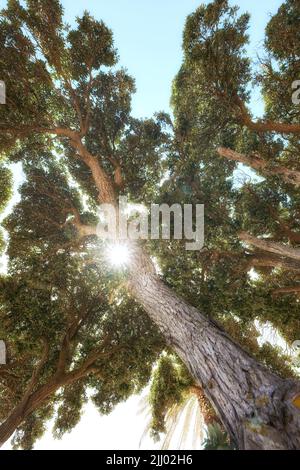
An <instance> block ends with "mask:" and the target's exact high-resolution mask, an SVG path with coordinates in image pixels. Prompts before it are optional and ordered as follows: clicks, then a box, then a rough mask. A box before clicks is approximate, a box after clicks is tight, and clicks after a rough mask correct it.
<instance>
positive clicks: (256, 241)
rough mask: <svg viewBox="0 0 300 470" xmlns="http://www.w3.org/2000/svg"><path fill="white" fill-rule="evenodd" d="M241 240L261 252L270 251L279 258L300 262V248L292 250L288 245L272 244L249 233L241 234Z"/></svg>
mask: <svg viewBox="0 0 300 470" xmlns="http://www.w3.org/2000/svg"><path fill="white" fill-rule="evenodd" d="M239 238H240V239H241V240H242V241H244V242H246V243H248V244H249V245H253V246H255V247H256V248H259V249H260V250H263V251H269V252H271V253H275V254H276V255H279V256H283V257H286V258H292V259H295V260H298V261H300V248H291V247H290V246H288V245H282V244H281V243H276V242H271V241H269V240H268V239H265V238H257V237H253V236H252V235H250V234H249V233H247V232H241V233H240V234H239Z"/></svg>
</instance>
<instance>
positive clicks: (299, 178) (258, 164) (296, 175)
mask: <svg viewBox="0 0 300 470" xmlns="http://www.w3.org/2000/svg"><path fill="white" fill-rule="evenodd" d="M217 151H218V153H219V155H221V156H222V157H225V158H227V159H229V160H234V161H237V162H240V163H243V164H244V165H247V166H250V167H251V168H253V169H255V170H259V171H260V172H261V173H263V174H265V175H279V176H281V177H282V178H283V179H284V181H286V182H287V183H291V184H294V185H295V186H299V185H300V172H299V171H296V170H289V169H288V168H285V167H283V166H277V167H275V168H270V167H269V164H268V162H267V161H266V160H264V159H263V158H261V157H260V156H258V155H250V156H248V155H244V154H242V153H238V152H235V151H234V150H231V149H229V148H225V147H219V148H218V150H217Z"/></svg>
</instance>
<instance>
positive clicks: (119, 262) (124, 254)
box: [106, 243, 130, 267]
mask: <svg viewBox="0 0 300 470" xmlns="http://www.w3.org/2000/svg"><path fill="white" fill-rule="evenodd" d="M106 253H107V259H108V261H109V263H110V264H111V265H112V266H115V267H121V266H125V265H126V264H128V261H129V258H130V255H129V249H128V247H127V246H126V245H125V244H121V243H114V244H111V245H109V246H108V248H107V250H106Z"/></svg>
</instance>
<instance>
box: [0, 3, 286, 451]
mask: <svg viewBox="0 0 300 470" xmlns="http://www.w3.org/2000/svg"><path fill="white" fill-rule="evenodd" d="M62 3H63V5H64V7H65V17H66V20H67V21H68V22H69V23H70V24H73V23H74V18H75V16H76V15H81V14H82V12H83V10H84V9H86V10H88V11H89V12H90V13H91V14H92V15H93V16H95V18H97V19H102V20H104V21H105V22H106V23H107V25H108V26H109V27H110V28H111V29H112V30H113V32H114V38H115V45H116V47H117V49H118V51H119V55H120V65H122V66H123V67H126V68H127V69H128V72H129V73H130V74H131V75H132V76H133V77H134V78H135V80H136V86H137V93H136V95H135V97H134V100H133V113H134V115H136V116H137V117H146V116H147V117H149V116H151V115H153V113H155V112H157V111H161V110H163V111H169V100H170V90H171V83H172V80H173V78H174V75H175V74H176V72H177V71H178V69H179V67H180V64H181V60H182V51H181V38H182V31H183V26H184V22H185V18H186V16H187V15H188V14H189V13H191V12H192V11H193V10H194V9H195V8H196V7H197V6H199V4H200V3H208V2H207V1H205V2H201V0H200V1H197V0H63V1H62ZM231 3H232V4H237V5H239V6H240V7H241V10H242V11H249V12H250V13H251V16H252V19H251V28H250V31H249V33H250V37H251V45H250V47H249V54H250V55H251V57H253V58H254V59H255V58H256V56H257V53H259V48H260V47H261V44H262V41H263V33H264V27H265V25H266V23H267V21H268V18H269V15H270V13H274V12H275V11H276V10H277V9H278V7H279V6H280V5H281V3H282V1H281V0H264V1H262V0H236V1H234V2H231ZM4 5H5V2H4V1H3V0H0V6H1V7H2V6H4ZM0 78H1V77H0ZM252 109H253V111H254V112H257V113H258V112H259V110H260V109H261V108H260V100H259V97H258V96H257V95H256V96H255V97H254V99H253V101H252ZM20 180H21V172H20V168H19V167H15V188H16V187H17V185H18V182H19V181H20ZM15 200H16V191H15V196H14V201H15ZM0 262H1V259H0ZM140 400H141V398H140V397H132V398H130V399H129V401H128V402H126V403H123V404H120V405H118V407H117V408H116V410H115V411H114V412H113V413H112V414H111V415H110V416H108V417H101V416H99V414H97V412H96V410H95V409H94V408H93V406H92V405H88V406H87V408H86V409H85V412H84V415H83V417H82V421H81V423H80V424H79V425H78V426H77V427H76V428H75V429H74V430H73V431H72V432H71V434H69V435H66V436H65V437H64V438H63V439H62V440H61V441H54V440H53V439H52V438H51V434H50V432H47V433H46V435H45V436H44V437H43V438H42V439H41V440H40V441H39V442H38V444H37V446H36V448H38V449H48V448H49V449H80V448H84V449H138V448H139V441H140V437H141V434H142V432H143V430H144V427H145V425H146V420H145V417H144V416H143V415H141V414H138V409H139V407H140ZM154 446H155V445H154V443H153V442H152V441H151V440H149V439H148V440H146V441H144V444H142V448H149V449H151V448H152V449H154V448H155V447H154ZM5 448H9V446H8V445H6V446H5ZM173 448H174V447H173Z"/></svg>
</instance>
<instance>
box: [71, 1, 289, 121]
mask: <svg viewBox="0 0 300 470" xmlns="http://www.w3.org/2000/svg"><path fill="white" fill-rule="evenodd" d="M62 3H63V5H64V7H65V17H66V20H67V21H68V23H70V24H71V25H72V24H74V18H75V16H80V15H81V14H82V12H83V11H84V10H85V9H86V10H88V11H89V12H90V13H91V14H92V15H93V16H95V18H97V19H102V20H103V21H104V22H105V23H106V24H107V26H109V27H110V28H111V29H112V30H113V33H114V38H115V45H116V47H117V49H118V51H119V56H120V65H122V66H123V67H126V68H127V69H128V72H129V73H130V74H131V75H132V76H133V77H134V78H135V80H136V85H137V93H136V95H135V96H134V98H133V113H134V114H135V115H136V116H137V117H149V116H151V115H153V113H155V112H157V111H161V110H163V111H168V110H169V101H170V90H171V84H172V80H173V78H174V76H175V74H176V73H177V71H178V69H179V67H180V64H181V61H182V50H181V42H182V32H183V27H184V23H185V19H186V17H187V15H188V14H189V13H191V12H193V11H194V10H195V9H196V8H197V7H198V6H199V5H200V3H209V2H208V1H205V2H201V1H199V0H76V1H74V0H64V1H63V2H62ZM281 3H282V1H281V0H264V1H262V0H239V1H233V2H231V4H232V5H235V4H237V5H239V6H240V7H241V10H242V11H249V12H250V13H251V15H252V20H251V27H250V31H249V32H250V36H251V45H250V47H249V53H250V54H251V56H252V57H253V58H254V59H255V58H256V54H257V52H258V49H259V48H260V47H261V45H262V40H263V32H264V27H265V24H266V23H267V21H268V17H269V15H270V13H271V12H274V11H276V10H277V9H278V7H279V6H280V5H281ZM253 106H256V102H255V101H254V103H253Z"/></svg>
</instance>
